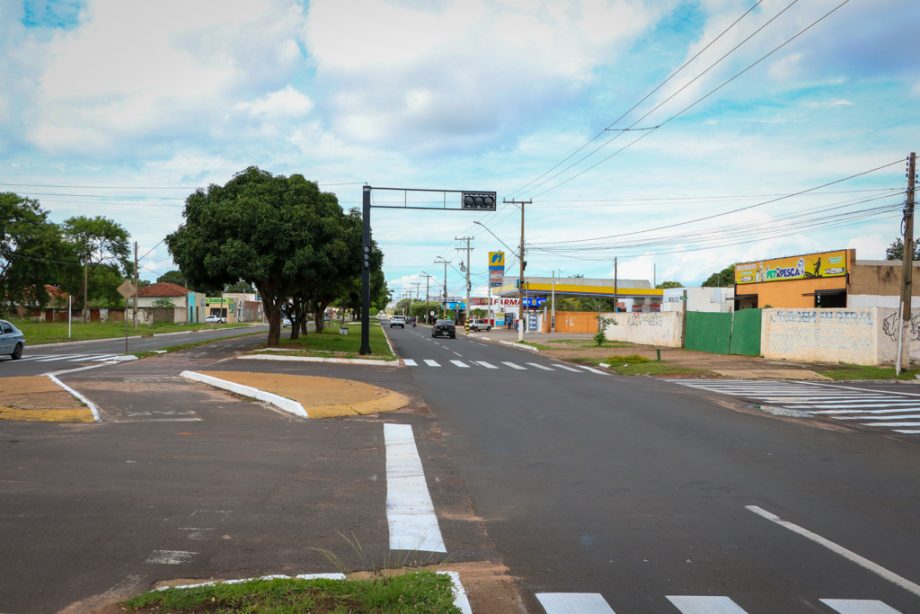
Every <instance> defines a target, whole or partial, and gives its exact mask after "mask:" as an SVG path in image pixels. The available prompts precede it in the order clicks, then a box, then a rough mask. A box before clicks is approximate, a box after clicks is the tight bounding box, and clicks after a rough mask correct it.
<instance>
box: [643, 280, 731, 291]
mask: <svg viewBox="0 0 920 614" xmlns="http://www.w3.org/2000/svg"><path fill="white" fill-rule="evenodd" d="M732 283H734V281H732ZM655 287H656V288H658V289H659V290H667V289H668V288H683V287H684V284H682V283H680V282H679V281H663V282H661V283H660V284H658V285H657V286H655Z"/></svg>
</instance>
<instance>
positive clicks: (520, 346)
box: [498, 339, 540, 352]
mask: <svg viewBox="0 0 920 614" xmlns="http://www.w3.org/2000/svg"><path fill="white" fill-rule="evenodd" d="M498 342H499V343H501V344H502V345H507V346H509V347H513V348H518V349H520V350H530V351H531V352H539V351H540V350H539V349H537V348H535V347H534V346H532V345H527V344H524V343H518V342H516V341H503V340H501V339H499V340H498Z"/></svg>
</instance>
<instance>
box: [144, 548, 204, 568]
mask: <svg viewBox="0 0 920 614" xmlns="http://www.w3.org/2000/svg"><path fill="white" fill-rule="evenodd" d="M196 554H198V553H197V552H187V551H185V550H154V551H153V552H151V553H150V556H148V557H147V560H146V561H144V562H145V563H149V564H151V565H181V564H182V563H188V562H189V561H191V560H192V557H193V556H195V555H196Z"/></svg>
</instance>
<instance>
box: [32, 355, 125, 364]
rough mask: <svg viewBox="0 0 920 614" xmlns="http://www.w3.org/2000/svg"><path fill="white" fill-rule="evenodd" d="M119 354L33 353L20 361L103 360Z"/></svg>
mask: <svg viewBox="0 0 920 614" xmlns="http://www.w3.org/2000/svg"><path fill="white" fill-rule="evenodd" d="M116 356H119V354H33V355H31V356H28V355H27V356H23V357H22V358H20V359H19V361H18V362H27V361H33V362H102V361H105V360H112V359H113V358H115V357H116Z"/></svg>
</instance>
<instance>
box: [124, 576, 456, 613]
mask: <svg viewBox="0 0 920 614" xmlns="http://www.w3.org/2000/svg"><path fill="white" fill-rule="evenodd" d="M122 605H123V607H125V608H127V609H128V610H129V611H139V612H157V613H160V612H196V613H199V612H252V613H265V614H267V613H269V612H270V613H271V614H288V613H291V614H293V613H295V612H297V613H300V612H317V613H332V612H343V613H344V612H355V613H361V612H374V613H381V614H382V613H393V614H396V613H399V614H402V613H409V612H444V613H448V612H450V613H454V612H459V610H458V609H457V608H456V607H455V606H454V604H453V594H452V592H451V581H450V578H449V577H448V576H446V575H441V574H436V573H434V572H431V571H417V572H410V573H407V574H402V575H396V576H386V577H375V578H372V579H368V580H324V579H317V580H295V579H276V580H252V581H249V582H242V583H239V584H216V585H213V586H202V587H195V588H186V589H167V590H163V591H150V592H148V593H144V594H143V595H140V596H138V597H135V598H133V599H131V600H129V601H127V602H125V603H124V604H122Z"/></svg>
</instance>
